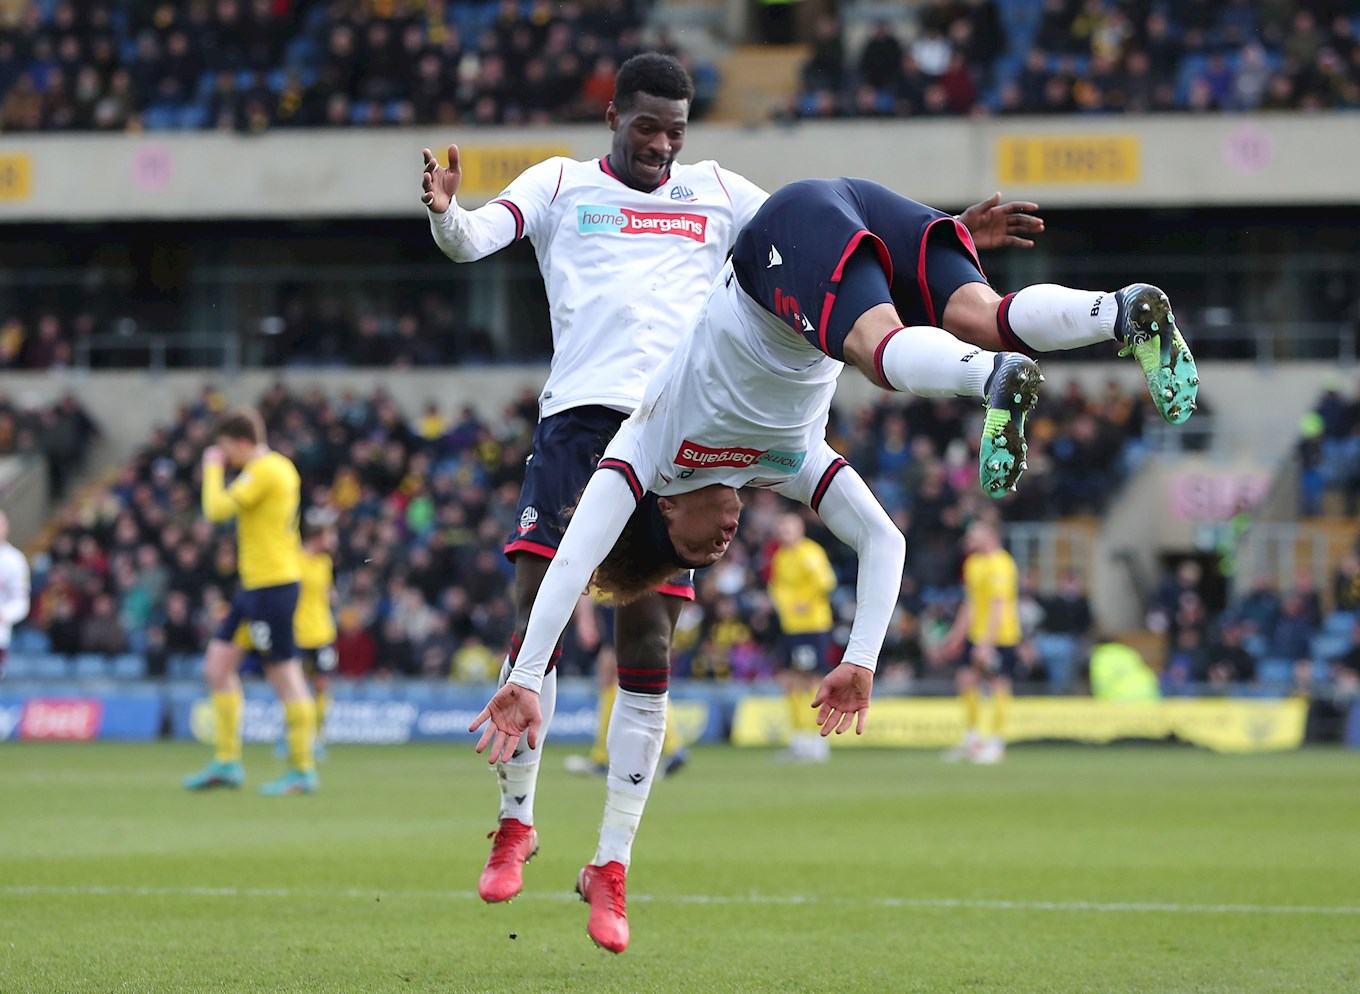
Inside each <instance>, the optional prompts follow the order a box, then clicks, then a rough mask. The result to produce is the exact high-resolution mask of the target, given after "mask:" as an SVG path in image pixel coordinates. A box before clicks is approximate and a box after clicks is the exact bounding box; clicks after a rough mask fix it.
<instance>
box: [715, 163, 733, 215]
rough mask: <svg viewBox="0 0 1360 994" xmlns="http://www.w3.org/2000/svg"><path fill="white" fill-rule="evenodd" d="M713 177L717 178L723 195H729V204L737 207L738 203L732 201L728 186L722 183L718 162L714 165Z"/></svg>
mask: <svg viewBox="0 0 1360 994" xmlns="http://www.w3.org/2000/svg"><path fill="white" fill-rule="evenodd" d="M713 175H714V176H715V177H717V180H718V185H719V186H720V187H722V188H723V193H726V194H727V202H728V203H729V204H731V205H732V206H733V207H735V206H736V205H737V202H736V201H735V200H733V199H732V194H731V193H729V192H728V189H727V184H726V183H724V182H723V181H722V173H721V172H719V170H718V164H717V163H716V162H715V163H713Z"/></svg>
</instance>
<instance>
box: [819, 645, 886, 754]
mask: <svg viewBox="0 0 1360 994" xmlns="http://www.w3.org/2000/svg"><path fill="white" fill-rule="evenodd" d="M873 690H874V674H873V671H872V670H869V669H866V668H865V667H863V666H856V665H855V664H854V663H841V664H840V665H839V666H837V667H836V668H835V669H834V670H832V671H831V672H830V673H828V674H827V675H826V678H825V679H824V680H822V685H821V687H819V688H818V690H817V696H816V698H815V699H814V700H813V702H812V706H813V707H814V708H817V709H818V711H817V724H819V725H821V726H822V735H823V736H827V735H830V734H831V732H832V731H833V730H834V731H835V733H836V734H837V735H842V734H844V732H845V730H846V729H847V728H849V727H850V723H851V722H852V721H853V722H854V723H855V734H856V735H863V734H864V719H865V717H866V716H867V715H868V714H869V695H870V694H871V693H873Z"/></svg>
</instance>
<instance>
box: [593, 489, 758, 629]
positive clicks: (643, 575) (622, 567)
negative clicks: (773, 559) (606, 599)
mask: <svg viewBox="0 0 1360 994" xmlns="http://www.w3.org/2000/svg"><path fill="white" fill-rule="evenodd" d="M740 518H741V497H739V496H738V495H737V492H736V491H735V490H734V489H732V488H731V487H726V486H723V485H721V484H714V485H713V486H709V487H703V488H702V489H700V490H693V491H691V492H689V493H687V494H676V495H675V496H672V497H658V496H657V495H655V494H648V495H647V496H646V497H644V498H643V499H642V501H641V502H640V503H639V504H638V506H637V510H635V511H634V512H633V515H632V517H631V518H629V519H628V524H627V525H626V526H625V527H624V529H623V534H622V535H620V536H619V540H618V541H617V542H615V543H614V548H612V549H611V550H609V555H607V556H606V557H605V559H604V562H602V563H600V565H599V567H598V568H597V569H596V570H595V578H594V583H595V586H596V587H598V588H599V589H600V590H602V591H604V592H605V593H607V594H609V595H610V596H611V597H613V598H614V600H615V601H616V602H618V603H625V604H626V603H627V602H628V601H630V600H635V599H636V598H638V597H641V596H642V595H643V594H645V593H647V592H648V591H651V590H655V589H656V588H657V587H659V586H660V585H661V584H663V583H665V582H666V581H667V580H669V579H671V578H672V577H673V576H675V574H676V573H678V572H680V571H682V570H687V569H701V568H702V567H704V566H712V565H713V564H714V563H716V562H717V561H718V560H719V559H721V558H722V557H723V554H724V553H725V552H727V547H728V546H729V545H731V544H732V538H733V536H735V535H736V533H737V523H738V521H739V520H740Z"/></svg>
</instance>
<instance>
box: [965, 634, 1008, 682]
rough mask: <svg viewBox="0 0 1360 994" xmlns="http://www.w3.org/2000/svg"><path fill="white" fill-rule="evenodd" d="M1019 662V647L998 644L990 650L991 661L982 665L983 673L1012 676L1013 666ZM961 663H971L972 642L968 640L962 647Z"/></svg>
mask: <svg viewBox="0 0 1360 994" xmlns="http://www.w3.org/2000/svg"><path fill="white" fill-rule="evenodd" d="M1019 664H1020V649H1019V647H1018V646H1014V645H999V646H997V647H996V649H995V650H994V651H993V652H992V660H991V662H990V663H989V664H988V665H987V666H985V667H983V673H985V674H986V675H987V676H1004V677H1007V678H1013V677H1014V676H1015V668H1016V667H1017V666H1018V665H1019ZM963 665H965V666H972V665H973V643H972V642H968V643H966V644H965V646H964V649H963Z"/></svg>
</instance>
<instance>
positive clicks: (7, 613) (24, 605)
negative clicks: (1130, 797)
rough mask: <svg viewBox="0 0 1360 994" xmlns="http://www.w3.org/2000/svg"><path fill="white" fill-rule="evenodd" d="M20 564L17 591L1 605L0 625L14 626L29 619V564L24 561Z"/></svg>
mask: <svg viewBox="0 0 1360 994" xmlns="http://www.w3.org/2000/svg"><path fill="white" fill-rule="evenodd" d="M16 562H17V563H18V564H19V566H18V569H16V570H15V577H14V578H15V579H16V580H17V581H18V582H17V583H16V584H15V585H14V586H15V588H16V589H15V590H14V592H13V593H12V594H10V596H9V597H8V598H7V599H6V600H5V601H4V602H3V603H0V625H5V626H13V625H17V624H18V623H19V622H21V621H23V620H24V619H25V618H27V617H28V611H29V607H30V606H31V601H30V590H31V588H30V582H29V578H28V563H27V562H26V561H24V560H22V559H19V560H16Z"/></svg>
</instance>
